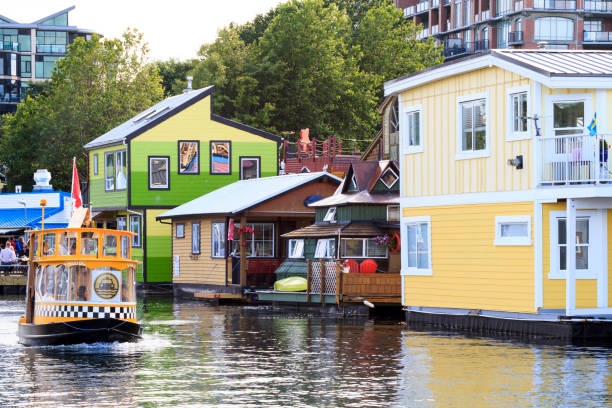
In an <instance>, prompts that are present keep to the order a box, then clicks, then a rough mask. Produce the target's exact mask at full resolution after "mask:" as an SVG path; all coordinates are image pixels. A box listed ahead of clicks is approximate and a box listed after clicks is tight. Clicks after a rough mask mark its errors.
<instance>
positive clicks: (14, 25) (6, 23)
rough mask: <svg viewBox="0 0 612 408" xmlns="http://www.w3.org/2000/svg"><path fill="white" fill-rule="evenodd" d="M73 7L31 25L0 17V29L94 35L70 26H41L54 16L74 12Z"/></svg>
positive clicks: (91, 31) (88, 31)
mask: <svg viewBox="0 0 612 408" xmlns="http://www.w3.org/2000/svg"><path fill="white" fill-rule="evenodd" d="M74 8H75V6H70V7H68V8H66V9H63V10H60V11H58V12H56V13H53V14H50V15H48V16H46V17H43V18H40V19H38V20H36V21H34V22H32V23H19V22H17V21H15V20H13V19H11V18H8V17H6V16H3V15H0V28H9V29H19V28H24V29H28V28H29V29H32V28H40V29H41V30H48V31H67V32H71V33H72V32H77V33H81V34H95V32H94V31H93V30H89V29H84V28H79V27H76V26H71V25H65V26H52V25H43V24H42V23H44V22H45V21H47V20H50V19H52V18H54V17H56V16H59V15H61V14H66V13H69V12H70V11H72V10H74Z"/></svg>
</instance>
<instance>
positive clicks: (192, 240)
mask: <svg viewBox="0 0 612 408" xmlns="http://www.w3.org/2000/svg"><path fill="white" fill-rule="evenodd" d="M195 225H197V226H198V228H197V231H198V239H197V241H196V240H194V239H193V234H194V231H196V229H195V228H193V227H194V226H195ZM195 242H197V243H198V248H197V252H196V251H194V249H195V247H194V243H195ZM191 253H192V255H199V254H200V253H202V225H201V224H200V221H193V222H192V223H191Z"/></svg>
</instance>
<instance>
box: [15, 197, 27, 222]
mask: <svg viewBox="0 0 612 408" xmlns="http://www.w3.org/2000/svg"><path fill="white" fill-rule="evenodd" d="M17 202H18V203H19V204H21V205H23V211H24V213H25V225H26V227H27V225H28V203H27V202H26V200H17Z"/></svg>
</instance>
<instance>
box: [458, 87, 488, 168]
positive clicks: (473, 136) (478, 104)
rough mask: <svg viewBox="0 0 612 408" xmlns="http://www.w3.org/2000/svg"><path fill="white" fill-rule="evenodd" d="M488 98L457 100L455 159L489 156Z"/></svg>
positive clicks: (469, 97) (472, 97) (463, 98)
mask: <svg viewBox="0 0 612 408" xmlns="http://www.w3.org/2000/svg"><path fill="white" fill-rule="evenodd" d="M488 100H489V97H488V95H487V94H486V93H485V94H478V95H470V96H465V97H460V98H457V159H474V158H479V157H487V156H489V126H488V122H489V120H488V116H489V103H488Z"/></svg>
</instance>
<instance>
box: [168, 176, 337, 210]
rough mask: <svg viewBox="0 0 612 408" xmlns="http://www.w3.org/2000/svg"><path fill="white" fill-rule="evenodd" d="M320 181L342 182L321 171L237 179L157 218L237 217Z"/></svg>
mask: <svg viewBox="0 0 612 408" xmlns="http://www.w3.org/2000/svg"><path fill="white" fill-rule="evenodd" d="M321 178H330V179H332V180H335V181H337V182H338V183H340V181H341V179H340V178H338V177H336V176H334V175H333V174H330V173H327V172H324V171H321V172H317V173H298V174H288V175H284V176H274V177H262V178H256V179H250V180H239V181H236V182H234V183H232V184H228V185H226V186H223V187H221V188H218V189H217V190H214V191H211V192H210V193H208V194H204V195H203V196H201V197H198V198H196V199H194V200H191V201H189V202H187V203H185V204H183V205H180V206H178V207H176V208H173V209H172V210H169V211H166V212H165V213H163V214H160V215H159V216H157V219H158V220H163V219H167V218H174V217H185V216H193V215H232V214H238V213H241V212H242V211H245V210H247V209H249V208H251V207H254V206H256V205H258V204H261V203H263V202H264V201H268V200H270V199H272V198H275V197H278V196H279V195H281V194H284V193H287V192H289V191H291V190H294V189H296V188H298V187H301V186H303V185H305V184H308V183H310V182H312V181H315V180H318V179H321Z"/></svg>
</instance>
